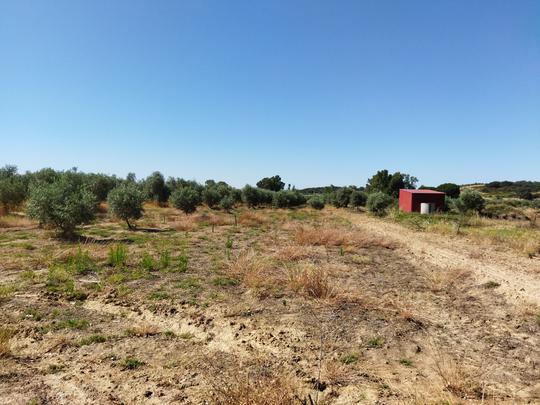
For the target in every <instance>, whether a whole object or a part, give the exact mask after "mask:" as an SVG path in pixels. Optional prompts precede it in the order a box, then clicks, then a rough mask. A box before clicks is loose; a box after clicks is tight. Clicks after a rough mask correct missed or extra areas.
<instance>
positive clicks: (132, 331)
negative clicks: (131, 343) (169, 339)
mask: <svg viewBox="0 0 540 405" xmlns="http://www.w3.org/2000/svg"><path fill="white" fill-rule="evenodd" d="M157 334H159V331H158V329H157V328H156V327H155V326H151V325H138V326H134V327H132V328H129V329H127V330H126V335H128V336H137V337H147V336H155V335H157Z"/></svg>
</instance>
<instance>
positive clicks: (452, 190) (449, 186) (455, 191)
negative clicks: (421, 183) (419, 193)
mask: <svg viewBox="0 0 540 405" xmlns="http://www.w3.org/2000/svg"><path fill="white" fill-rule="evenodd" d="M437 190H438V191H441V192H443V193H445V194H446V195H447V196H448V197H450V198H458V197H459V194H460V192H461V190H460V187H459V186H458V185H457V184H454V183H443V184H441V185H439V186H437Z"/></svg>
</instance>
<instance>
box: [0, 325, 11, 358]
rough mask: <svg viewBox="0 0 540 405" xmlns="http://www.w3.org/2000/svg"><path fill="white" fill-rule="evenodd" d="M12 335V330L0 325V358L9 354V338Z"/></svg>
mask: <svg viewBox="0 0 540 405" xmlns="http://www.w3.org/2000/svg"><path fill="white" fill-rule="evenodd" d="M12 337H13V330H11V329H9V328H6V327H4V326H0V358H2V357H7V356H9V355H10V354H11V348H10V346H9V340H10V339H11V338H12Z"/></svg>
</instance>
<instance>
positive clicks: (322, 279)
mask: <svg viewBox="0 0 540 405" xmlns="http://www.w3.org/2000/svg"><path fill="white" fill-rule="evenodd" d="M289 285H290V287H291V289H292V290H293V291H295V292H299V293H302V294H304V295H307V296H308V297H312V298H319V299H327V298H333V297H335V296H336V295H337V294H336V288H335V286H334V285H333V282H332V280H331V279H330V274H329V273H328V271H327V270H325V269H323V268H322V267H319V266H315V265H312V264H306V265H302V266H300V267H297V268H293V269H291V270H290V271H289Z"/></svg>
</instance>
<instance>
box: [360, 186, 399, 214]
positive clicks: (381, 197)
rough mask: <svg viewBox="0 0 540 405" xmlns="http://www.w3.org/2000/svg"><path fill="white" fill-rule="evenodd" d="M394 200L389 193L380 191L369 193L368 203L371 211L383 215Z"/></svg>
mask: <svg viewBox="0 0 540 405" xmlns="http://www.w3.org/2000/svg"><path fill="white" fill-rule="evenodd" d="M393 202H394V199H393V198H392V197H390V196H389V195H388V194H385V193H381V192H380V191H378V192H376V193H372V194H370V195H369V197H368V199H367V204H366V205H367V209H368V211H369V212H371V213H373V214H375V215H379V216H382V215H384V214H386V210H387V209H388V207H390V206H391V205H392V203H393Z"/></svg>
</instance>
